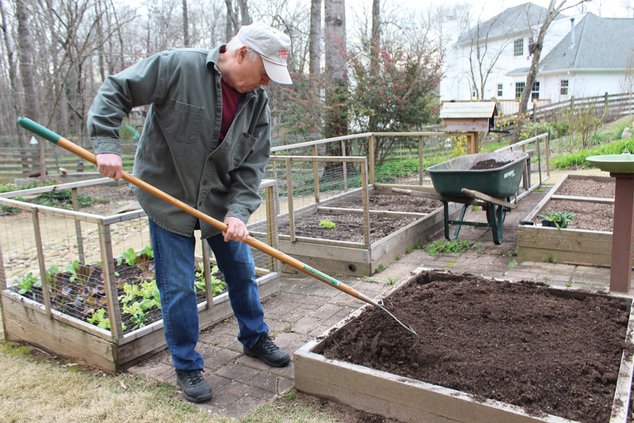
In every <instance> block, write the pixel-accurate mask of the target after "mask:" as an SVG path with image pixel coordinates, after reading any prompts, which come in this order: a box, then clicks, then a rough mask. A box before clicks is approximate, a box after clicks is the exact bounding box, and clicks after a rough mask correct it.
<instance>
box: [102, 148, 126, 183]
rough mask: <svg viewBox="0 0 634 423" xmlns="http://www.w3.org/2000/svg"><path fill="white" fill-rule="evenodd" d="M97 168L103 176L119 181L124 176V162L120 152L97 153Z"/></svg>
mask: <svg viewBox="0 0 634 423" xmlns="http://www.w3.org/2000/svg"><path fill="white" fill-rule="evenodd" d="M97 170H98V171H99V173H101V174H102V175H103V176H107V177H108V178H112V179H114V180H115V181H118V180H119V179H121V177H122V176H123V163H122V162H121V156H119V155H118V154H111V153H105V154H97Z"/></svg>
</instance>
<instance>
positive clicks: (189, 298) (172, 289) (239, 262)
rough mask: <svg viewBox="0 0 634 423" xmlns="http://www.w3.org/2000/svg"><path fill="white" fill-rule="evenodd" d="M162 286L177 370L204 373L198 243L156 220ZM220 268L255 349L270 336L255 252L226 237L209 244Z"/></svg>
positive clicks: (245, 338)
mask: <svg viewBox="0 0 634 423" xmlns="http://www.w3.org/2000/svg"><path fill="white" fill-rule="evenodd" d="M150 237H151V239H152V249H153V250H154V270H155V277H156V284H157V286H158V289H159V292H160V293H161V307H162V314H163V326H164V327H163V330H164V332H165V340H166V341H167V346H168V347H169V349H170V352H171V354H172V362H173V364H174V368H175V369H177V370H198V369H203V367H204V364H203V358H202V356H201V355H200V353H198V352H197V351H196V344H197V343H198V332H199V328H198V309H197V302H196V293H195V291H194V266H195V263H194V249H195V246H196V239H195V238H194V237H193V236H191V237H187V236H181V235H178V234H175V233H173V232H170V231H168V230H166V229H163V228H161V227H160V226H158V225H157V224H156V223H154V222H153V221H152V220H150ZM207 242H208V243H209V246H210V247H211V250H212V251H213V253H214V256H215V258H216V261H217V263H218V268H219V269H220V270H221V271H222V273H223V275H224V277H225V281H226V282H227V291H228V293H229V301H230V302H231V307H232V308H233V312H234V314H235V316H236V318H237V320H238V328H239V333H238V340H239V341H240V342H241V343H242V344H243V345H244V346H246V347H249V348H250V347H252V346H253V345H255V343H256V342H257V341H258V339H259V338H260V336H262V335H264V334H266V333H268V331H269V328H268V326H267V325H266V323H265V322H264V312H263V311H262V304H261V302H260V295H259V293H258V285H257V282H256V279H255V264H254V262H253V256H252V254H251V249H250V247H249V246H248V245H247V244H245V243H243V242H235V241H229V242H225V241H224V239H223V238H222V235H217V236H214V237H211V238H209V239H207Z"/></svg>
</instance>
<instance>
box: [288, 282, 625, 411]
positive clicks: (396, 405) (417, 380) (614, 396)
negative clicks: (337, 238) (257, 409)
mask: <svg viewBox="0 0 634 423" xmlns="http://www.w3.org/2000/svg"><path fill="white" fill-rule="evenodd" d="M631 302H632V300H631V298H625V297H619V296H614V295H601V294H592V293H588V292H580V291H573V290H558V289H554V288H551V287H548V286H547V285H544V284H537V283H531V282H514V283H512V282H508V281H499V280H493V279H490V278H485V277H476V276H473V275H465V274H451V273H447V272H438V271H428V270H422V271H420V272H419V273H418V274H417V275H416V276H414V277H412V278H411V279H410V280H408V281H407V282H406V283H404V284H403V285H402V286H401V287H399V288H397V289H396V290H395V291H394V292H393V293H392V294H390V295H389V296H388V298H387V300H386V301H385V304H387V305H388V308H389V309H390V310H391V311H392V312H393V313H395V314H396V315H397V316H398V317H399V318H400V319H401V320H403V321H405V322H406V323H407V324H409V325H411V326H412V327H413V329H414V330H415V331H416V332H417V333H418V336H419V339H418V342H414V339H413V337H412V336H411V335H409V334H408V333H407V332H405V331H404V330H403V329H402V328H401V327H400V326H398V324H397V323H395V322H394V321H393V320H392V319H390V318H389V316H387V314H386V313H384V312H382V311H381V310H378V309H376V308H373V307H370V306H366V307H364V308H363V309H360V310H359V311H357V312H355V313H354V314H353V315H352V316H350V317H349V318H348V319H346V320H345V321H343V322H341V323H340V324H339V325H337V326H336V327H335V328H333V329H331V330H330V331H328V332H327V333H326V334H325V335H324V336H323V337H320V338H318V339H316V340H314V341H312V342H310V343H308V344H306V345H305V346H303V347H302V348H300V349H299V350H298V351H296V353H295V385H296V387H297V388H298V389H299V390H301V391H304V392H307V393H309V394H313V395H317V396H321V397H327V398H329V399H334V400H336V401H339V402H342V403H344V404H347V405H350V406H353V407H355V408H358V409H363V410H365V411H368V412H370V413H376V414H380V415H383V416H386V417H390V418H396V419H399V420H401V421H406V422H420V421H443V422H444V421H447V422H449V421H452V422H493V421H495V422H502V421H503V422H510V423H513V422H537V421H540V422H544V421H546V422H567V421H582V422H607V421H610V422H613V423H616V422H626V421H628V405H629V403H630V401H629V397H630V389H631V380H632V364H633V363H632V358H633V356H632V352H633V351H634V344H633V342H632V330H633V327H632V325H633V323H632V315H631V311H632V309H631Z"/></svg>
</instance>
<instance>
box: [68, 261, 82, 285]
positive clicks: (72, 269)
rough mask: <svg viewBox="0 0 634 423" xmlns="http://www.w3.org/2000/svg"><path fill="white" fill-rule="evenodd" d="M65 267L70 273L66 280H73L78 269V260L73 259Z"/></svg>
mask: <svg viewBox="0 0 634 423" xmlns="http://www.w3.org/2000/svg"><path fill="white" fill-rule="evenodd" d="M65 269H66V270H67V271H68V272H69V273H70V277H69V278H68V280H70V281H71V282H75V281H76V280H77V276H78V275H77V271H78V270H79V260H75V261H73V262H72V263H71V264H69V265H67V266H66V268H65Z"/></svg>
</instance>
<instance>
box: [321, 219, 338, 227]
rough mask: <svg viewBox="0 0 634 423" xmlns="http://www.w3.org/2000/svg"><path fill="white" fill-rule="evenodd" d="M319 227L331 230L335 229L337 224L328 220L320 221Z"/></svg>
mask: <svg viewBox="0 0 634 423" xmlns="http://www.w3.org/2000/svg"><path fill="white" fill-rule="evenodd" d="M319 226H320V227H321V228H324V229H333V228H336V227H337V224H336V223H335V222H333V221H332V220H330V219H321V220H320V221H319Z"/></svg>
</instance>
